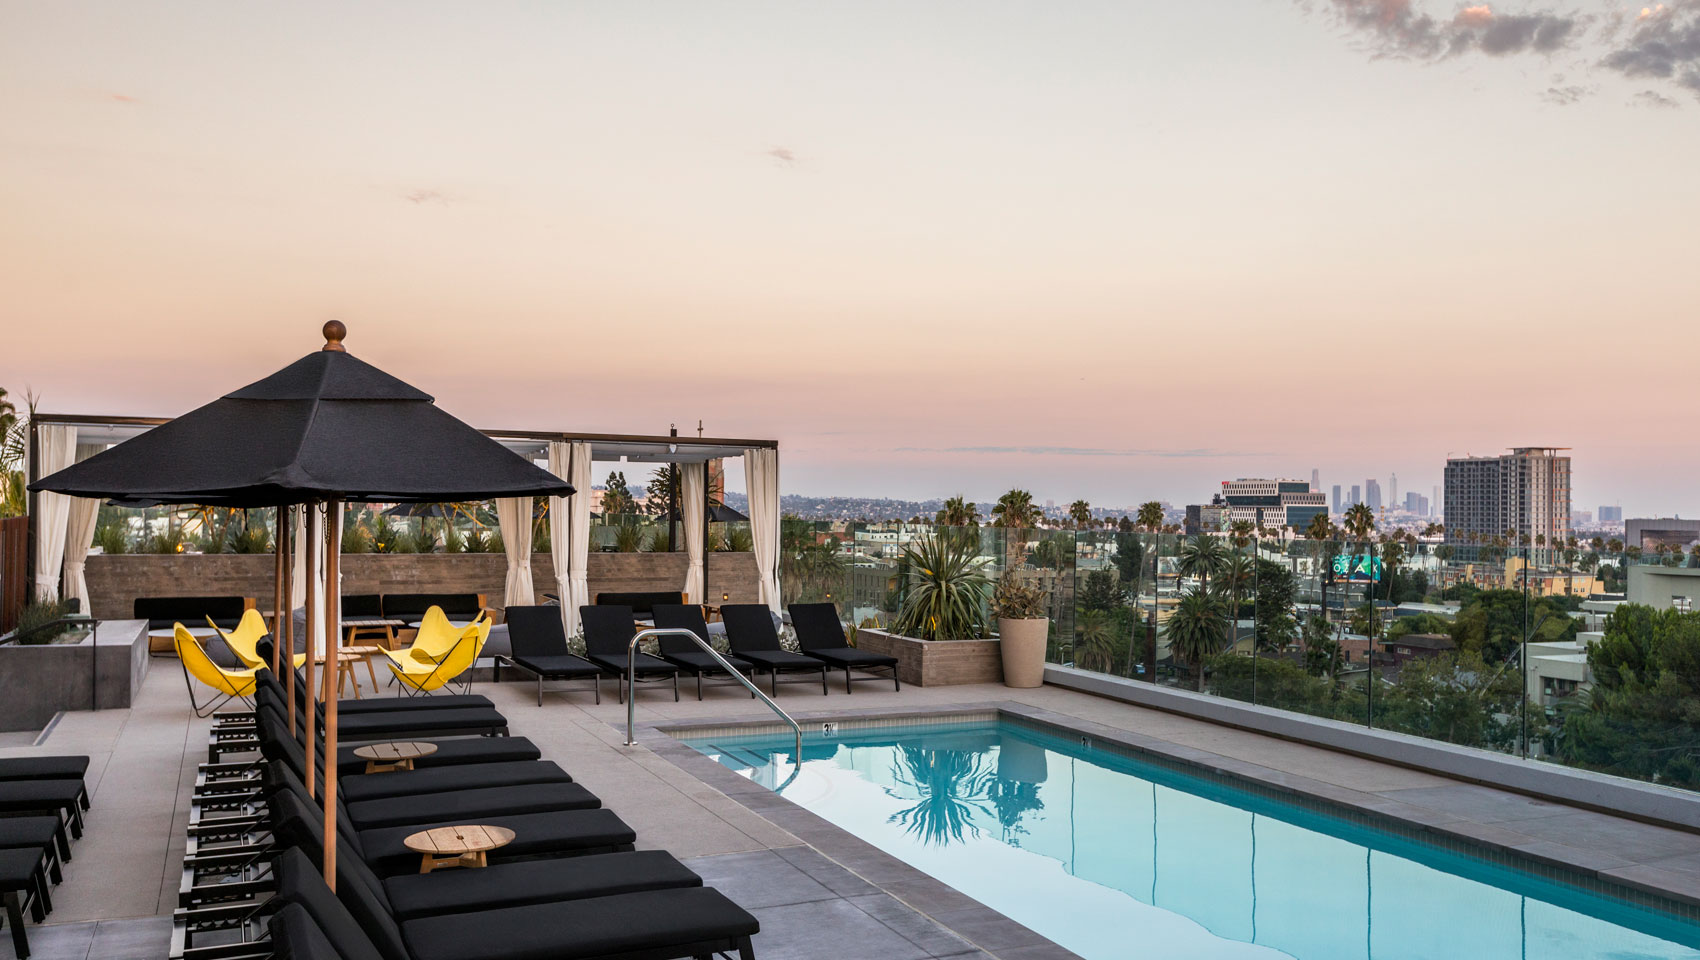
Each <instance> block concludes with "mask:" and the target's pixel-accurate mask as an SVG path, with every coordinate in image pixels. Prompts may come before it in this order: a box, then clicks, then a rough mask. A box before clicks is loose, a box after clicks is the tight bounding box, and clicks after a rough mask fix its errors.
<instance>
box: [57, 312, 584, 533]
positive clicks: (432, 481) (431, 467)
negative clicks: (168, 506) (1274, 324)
mask: <svg viewBox="0 0 1700 960" xmlns="http://www.w3.org/2000/svg"><path fill="white" fill-rule="evenodd" d="M342 336H343V330H342V324H340V323H337V322H336V321H332V322H331V323H328V324H326V325H325V337H326V341H327V342H326V344H325V348H324V349H323V350H321V351H319V352H317V353H312V354H308V355H307V356H305V357H302V358H301V359H300V360H297V361H296V362H294V363H292V364H290V365H289V366H287V367H284V368H283V369H282V370H279V371H278V372H276V373H274V374H272V375H271V376H269V377H267V378H265V379H264V380H260V381H258V382H256V383H251V384H249V385H248V386H246V387H243V388H242V389H240V390H236V391H233V392H231V393H228V394H225V395H224V396H223V397H221V398H219V399H217V400H214V401H213V402H212V403H209V404H207V405H206V406H204V407H200V408H199V409H196V410H192V411H190V412H189V413H186V414H184V415H183V416H181V417H178V418H177V419H175V420H172V421H171V422H169V423H165V424H162V425H160V426H158V427H155V428H154V429H152V430H149V431H148V432H146V433H144V434H141V435H139V436H136V437H132V438H131V439H129V440H126V441H124V442H123V443H120V444H118V445H117V446H115V447H112V448H111V449H109V450H106V451H103V452H101V453H97V454H95V455H94V456H92V457H89V458H88V459H87V460H84V461H82V462H81V463H77V464H73V465H72V466H69V467H66V468H65V469H63V470H60V471H59V472H57V473H54V474H51V475H49V476H47V477H43V478H42V479H40V480H37V481H36V482H35V483H33V484H30V489H31V490H50V491H53V492H54V493H63V494H68V495H70V496H73V497H94V498H102V499H106V498H111V499H118V500H127V501H137V500H148V501H153V502H154V503H158V504H164V503H200V504H208V505H212V506H227V507H275V506H277V505H278V504H285V503H310V502H315V501H320V500H329V499H338V500H361V501H376V502H389V503H403V502H415V503H416V502H428V503H440V502H443V501H457V500H484V499H489V498H493V497H531V496H555V497H566V496H571V495H572V493H573V488H572V487H571V486H570V485H568V484H567V483H566V482H565V481H563V480H561V479H560V478H559V477H556V476H555V475H553V474H551V473H550V472H549V471H547V470H544V469H543V468H541V467H539V466H537V465H536V464H534V463H532V462H531V461H529V460H527V459H525V458H524V457H521V456H519V455H518V454H516V453H514V452H513V451H511V450H508V449H507V448H506V447H504V446H502V445H501V444H499V443H497V442H496V441H494V440H491V439H490V438H489V437H486V436H485V435H484V434H482V433H480V432H478V431H477V430H475V429H473V428H472V427H470V426H468V425H467V424H465V423H462V422H461V421H459V420H457V419H455V418H454V417H453V416H450V415H449V414H448V413H445V412H444V411H442V410H441V409H438V407H437V406H436V404H434V403H433V402H432V399H431V396H430V395H429V394H427V393H424V392H422V391H420V390H417V389H415V388H413V387H411V386H409V385H407V384H406V383H403V382H402V381H400V380H398V379H396V378H395V377H392V376H390V375H389V374H387V373H385V372H383V371H382V370H379V369H378V368H377V367H374V366H372V365H371V364H369V363H366V362H364V361H361V360H358V359H356V358H355V357H353V356H351V355H349V354H348V353H346V352H345V351H344V350H343V348H342V343H341V341H342Z"/></svg>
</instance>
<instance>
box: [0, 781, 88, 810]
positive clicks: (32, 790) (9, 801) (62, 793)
mask: <svg viewBox="0 0 1700 960" xmlns="http://www.w3.org/2000/svg"><path fill="white" fill-rule="evenodd" d="M82 794H83V782H82V781H81V780H13V781H11V782H10V783H0V810H6V811H14V812H15V811H20V810H64V809H69V808H70V807H72V806H75V805H76V803H77V798H78V797H80V796H82Z"/></svg>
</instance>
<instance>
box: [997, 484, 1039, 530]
mask: <svg viewBox="0 0 1700 960" xmlns="http://www.w3.org/2000/svg"><path fill="white" fill-rule="evenodd" d="M1041 518H1042V514H1041V513H1040V512H1039V508H1038V507H1037V506H1035V505H1034V503H1033V494H1031V493H1029V492H1027V491H1026V490H1011V491H1010V492H1008V493H1006V494H1004V495H1003V496H1001V497H999V498H998V502H997V504H996V505H995V506H993V507H992V526H994V527H1013V528H1015V529H1018V530H1031V529H1033V528H1034V527H1036V526H1038V525H1039V521H1040V519H1041Z"/></svg>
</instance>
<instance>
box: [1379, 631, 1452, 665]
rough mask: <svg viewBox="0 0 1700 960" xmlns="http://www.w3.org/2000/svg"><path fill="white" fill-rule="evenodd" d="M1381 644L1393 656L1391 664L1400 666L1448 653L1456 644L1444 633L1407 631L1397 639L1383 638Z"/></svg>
mask: <svg viewBox="0 0 1700 960" xmlns="http://www.w3.org/2000/svg"><path fill="white" fill-rule="evenodd" d="M1381 646H1382V648H1383V649H1384V650H1386V652H1387V654H1388V655H1389V656H1391V657H1392V658H1393V665H1394V666H1397V667H1402V666H1404V665H1405V664H1407V663H1409V662H1410V661H1412V660H1419V659H1428V658H1432V657H1438V656H1440V655H1441V654H1443V653H1450V652H1452V651H1453V650H1455V649H1457V647H1458V645H1457V644H1456V643H1453V642H1452V638H1451V637H1449V636H1447V635H1446V634H1444V633H1407V634H1405V635H1404V636H1402V637H1400V638H1398V639H1397V640H1383V641H1381Z"/></svg>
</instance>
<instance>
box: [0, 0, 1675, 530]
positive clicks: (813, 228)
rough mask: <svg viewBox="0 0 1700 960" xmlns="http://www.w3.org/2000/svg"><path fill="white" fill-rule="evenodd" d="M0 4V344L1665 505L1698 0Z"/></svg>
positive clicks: (857, 444) (1194, 472) (592, 413)
mask: <svg viewBox="0 0 1700 960" xmlns="http://www.w3.org/2000/svg"><path fill="white" fill-rule="evenodd" d="M1541 2H1544V0H1535V3H1534V4H1533V5H1524V6H1518V7H1516V8H1510V7H1507V8H1503V9H1501V8H1498V7H1491V8H1490V7H1488V6H1470V5H1467V4H1457V5H1452V4H1446V3H1440V2H1433V0H1411V2H1410V3H1409V4H1406V3H1401V2H1400V0H1310V2H1302V3H1291V2H1284V0H1256V2H1252V0H1226V2H1219V3H1209V4H1196V3H1194V4H1156V3H1125V2H1103V3H1096V2H1071V3H1040V2H1034V3H991V2H961V3H943V2H924V0H902V2H891V3H881V2H865V0H860V2H853V3H852V2H844V3H824V2H823V3H812V2H811V3H795V2H791V3H779V2H775V3H730V2H705V0H690V2H678V3H663V2H636V3H624V2H622V3H613V2H610V3H597V4H591V3H524V4H521V3H509V4H460V5H449V4H441V5H427V4H416V3H406V4H399V3H398V4H376V3H358V4H343V3H324V4H314V3H294V4H288V5H266V6H262V5H256V4H231V3H224V2H211V3H204V4H175V3H173V4H167V3H154V2H149V3H111V4H83V3H70V2H53V3H46V2H41V3H34V2H18V0H5V2H0V325H3V328H4V339H3V341H0V342H3V344H4V347H3V349H0V386H4V387H6V388H8V389H9V390H11V391H12V394H13V397H14V398H18V397H19V396H20V395H21V394H22V393H23V390H24V388H25V387H26V386H28V387H29V388H31V389H33V390H34V391H35V392H36V393H37V394H39V395H40V396H41V398H42V399H41V403H42V408H43V409H44V410H51V411H53V412H67V413H71V412H75V413H114V414H139V415H174V414H178V413H182V412H183V411H185V410H187V409H189V408H191V407H193V406H195V405H197V404H199V403H201V402H204V401H205V400H207V399H210V398H211V397H213V396H216V395H217V394H219V393H223V392H225V391H226V390H228V389H230V388H233V387H235V386H239V385H241V384H243V383H246V382H248V381H251V380H254V379H257V378H258V377H260V376H263V375H264V374H266V373H268V372H270V371H271V370H273V369H275V368H277V367H279V366H281V365H283V364H284V363H285V362H287V361H289V360H291V359H293V358H294V357H296V356H298V355H300V354H302V353H304V352H306V351H308V350H311V349H314V348H316V347H317V346H318V345H319V343H320V342H321V341H320V338H319V336H318V330H319V326H320V325H321V324H322V323H323V322H324V321H325V320H327V319H331V318H339V319H342V320H343V321H345V322H346V323H347V324H348V326H349V330H350V335H349V341H348V345H349V349H350V350H351V351H352V352H354V353H355V354H356V355H358V356H361V357H362V358H364V359H367V360H369V361H372V362H374V363H377V364H378V365H380V366H382V367H384V368H386V369H388V370H390V371H392V372H394V373H396V374H397V375H399V376H401V377H403V378H404V379H407V380H409V381H411V382H414V383H416V384H418V385H419V386H420V387H422V388H423V389H426V390H428V391H430V392H432V393H433V394H435V395H436V397H437V399H438V401H439V403H441V404H442V405H443V406H444V407H445V408H447V409H448V410H450V411H451V412H453V413H455V414H457V415H459V416H461V417H463V418H464V419H467V420H469V421H471V422H473V423H475V424H478V425H480V426H486V427H510V428H518V427H530V428H540V429H567V430H584V431H613V432H655V433H660V432H665V430H666V428H667V425H668V423H669V422H677V423H678V424H679V425H680V427H681V431H682V432H693V433H694V431H695V425H696V422H697V420H698V419H699V418H700V419H702V420H703V421H705V424H706V428H707V432H708V433H709V434H710V435H720V436H745V437H776V438H778V439H779V440H780V442H781V445H782V446H781V455H782V458H783V464H784V466H783V472H782V478H781V482H782V486H783V488H784V491H785V492H788V493H810V494H855V495H868V496H897V497H916V498H920V497H928V496H947V495H951V494H956V493H964V494H967V495H969V496H970V497H975V498H983V499H990V498H993V497H995V496H996V495H997V494H998V493H1000V492H1002V491H1003V490H1004V489H1007V488H1008V487H1009V486H1011V485H1022V486H1025V487H1027V488H1029V489H1031V490H1032V491H1033V492H1034V494H1035V495H1036V496H1037V497H1038V498H1039V499H1041V500H1043V499H1046V498H1051V499H1055V500H1058V501H1067V500H1070V499H1073V498H1075V497H1085V498H1087V499H1089V500H1092V501H1093V502H1095V503H1102V504H1114V505H1121V504H1130V503H1136V502H1138V501H1140V500H1144V499H1149V498H1152V497H1158V498H1165V499H1169V500H1172V501H1174V502H1176V503H1184V502H1188V501H1196V500H1198V499H1199V498H1201V497H1207V496H1208V495H1209V493H1210V492H1211V491H1212V490H1213V489H1215V488H1216V484H1217V483H1218V482H1219V481H1220V480H1223V479H1227V478H1230V477H1238V476H1271V475H1286V476H1295V477H1299V478H1302V479H1308V478H1309V476H1310V470H1311V468H1312V467H1318V468H1320V469H1321V471H1322V479H1323V483H1324V485H1325V486H1327V485H1331V484H1333V483H1342V484H1346V485H1350V484H1351V483H1354V482H1359V483H1361V482H1362V480H1363V478H1364V477H1365V476H1368V475H1375V476H1378V477H1380V478H1382V479H1383V482H1384V483H1385V478H1386V477H1387V475H1388V474H1389V473H1390V472H1397V473H1398V475H1399V478H1400V486H1401V489H1415V490H1418V491H1419V492H1422V493H1425V494H1426V493H1428V492H1429V491H1430V488H1431V487H1432V486H1433V485H1434V484H1437V483H1439V482H1440V474H1441V468H1442V465H1443V462H1444V460H1445V458H1446V456H1447V455H1448V454H1449V453H1451V454H1462V453H1465V452H1475V453H1478V454H1480V453H1494V452H1498V451H1500V450H1502V449H1503V448H1506V447H1510V446H1514V445H1559V446H1569V447H1573V448H1575V449H1574V451H1573V455H1574V456H1575V458H1576V462H1575V474H1576V480H1575V492H1576V496H1575V501H1576V506H1577V507H1579V508H1583V509H1594V508H1596V507H1597V506H1598V505H1599V504H1601V503H1613V502H1621V503H1622V504H1623V505H1624V506H1625V508H1626V510H1627V512H1628V513H1629V514H1631V515H1637V514H1651V513H1655V512H1656V513H1662V514H1666V515H1668V514H1670V513H1672V512H1680V513H1682V514H1684V515H1691V514H1700V490H1696V488H1695V485H1694V483H1693V479H1692V478H1693V476H1694V475H1695V471H1696V469H1697V468H1700V449H1697V448H1696V445H1695V443H1694V439H1693V438H1694V428H1693V422H1694V410H1695V409H1696V403H1695V386H1694V382H1695V374H1694V372H1693V370H1694V355H1695V348H1696V343H1697V338H1696V332H1695V331H1696V321H1697V320H1700V314H1697V312H1696V308H1697V305H1700V266H1697V264H1696V252H1697V250H1700V241H1697V239H1696V234H1695V224H1696V223H1700V189H1697V188H1696V185H1695V184H1696V178H1695V171H1696V167H1697V164H1700V122H1697V120H1700V0H1684V2H1680V3H1675V4H1668V5H1665V6H1654V7H1648V8H1643V7H1642V6H1640V5H1639V4H1632V5H1621V4H1610V3H1599V2H1593V0H1582V4H1583V5H1582V6H1580V7H1576V8H1568V7H1566V8H1560V7H1544V6H1540V5H1539V4H1540V3H1541Z"/></svg>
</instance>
